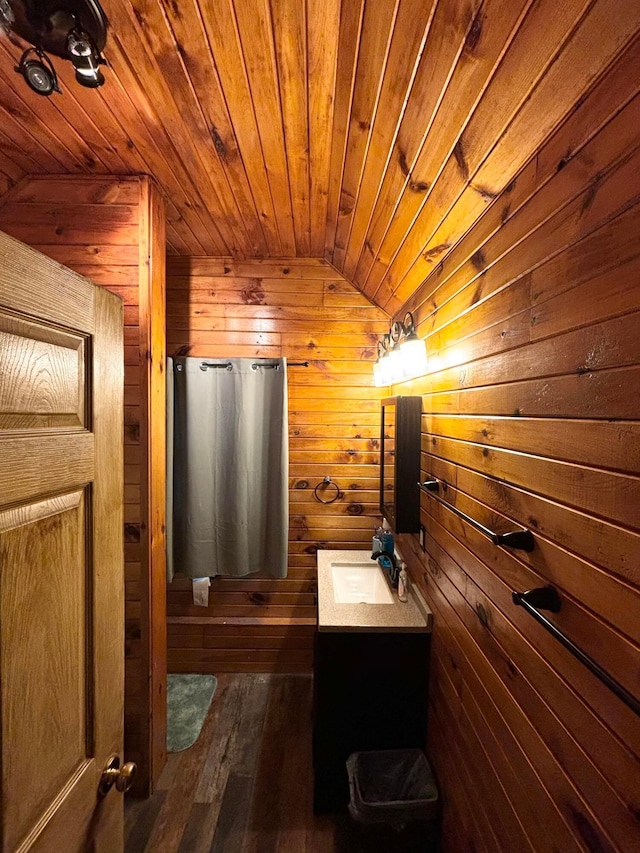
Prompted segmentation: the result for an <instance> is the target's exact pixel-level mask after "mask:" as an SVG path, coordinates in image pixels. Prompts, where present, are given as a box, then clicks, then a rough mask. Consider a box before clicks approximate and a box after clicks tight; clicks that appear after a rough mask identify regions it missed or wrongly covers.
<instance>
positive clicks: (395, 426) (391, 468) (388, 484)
mask: <svg viewBox="0 0 640 853" xmlns="http://www.w3.org/2000/svg"><path fill="white" fill-rule="evenodd" d="M421 413H422V398H421V397H387V398H386V399H384V400H382V412H381V418H380V512H381V513H382V515H383V516H384V517H385V518H386V519H387V521H388V522H389V525H390V526H391V529H392V530H393V531H394V533H418V532H419V530H420V489H419V486H418V480H419V479H420V416H421Z"/></svg>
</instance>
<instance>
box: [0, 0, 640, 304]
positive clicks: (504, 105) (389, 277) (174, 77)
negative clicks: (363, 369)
mask: <svg viewBox="0 0 640 853" xmlns="http://www.w3.org/2000/svg"><path fill="white" fill-rule="evenodd" d="M108 17H109V23H110V38H109V43H108V46H107V49H106V56H107V59H108V61H109V69H108V71H109V73H108V74H107V75H106V83H105V86H104V87H102V88H101V89H100V90H99V91H94V92H87V91H85V90H83V89H82V88H81V87H79V86H78V85H77V84H76V83H75V81H74V79H73V69H71V68H69V67H68V66H67V64H66V63H61V67H60V68H59V69H57V70H58V73H59V75H60V81H61V86H62V88H63V90H64V96H65V98H64V108H62V107H61V106H60V105H59V104H58V100H59V99H56V98H51V99H47V98H42V97H38V96H37V95H36V94H35V93H34V92H32V91H31V90H30V89H29V88H28V87H27V86H26V85H25V83H24V81H23V80H22V79H21V78H20V76H19V75H16V74H15V72H14V70H13V69H14V66H15V65H16V64H17V62H18V60H19V57H20V53H21V50H22V49H23V46H22V45H21V44H19V43H18V40H17V39H14V40H9V39H4V40H3V42H2V43H1V44H0V82H2V86H0V92H1V95H0V111H2V114H3V125H2V130H1V131H0V198H2V199H4V204H6V205H10V206H11V205H13V203H14V202H13V200H12V188H15V185H16V184H17V183H19V182H20V181H21V179H22V177H23V176H24V175H25V174H26V175H34V174H42V175H55V174H60V173H67V174H76V175H78V176H84V175H96V174H100V175H104V176H114V175H127V174H128V175H136V174H149V175H152V176H153V177H154V179H155V180H156V181H157V184H158V186H159V188H160V191H161V192H162V194H163V196H164V198H165V202H166V210H167V242H168V247H169V251H170V252H172V253H173V254H178V255H183V256H186V257H188V256H198V255H208V256H230V257H233V258H235V259H236V260H238V261H241V260H243V259H245V258H249V259H251V258H278V257H293V256H299V257H316V258H318V257H326V258H327V259H328V260H330V261H331V262H332V263H333V264H334V265H335V266H336V267H337V268H338V269H339V270H340V271H341V273H342V274H343V275H344V276H345V277H346V278H347V279H348V280H350V281H352V282H353V283H355V285H356V286H357V288H358V289H360V290H361V291H363V292H364V293H365V294H366V295H368V296H369V297H371V298H372V299H373V300H374V301H375V302H376V303H377V304H378V305H380V306H381V307H385V308H386V309H387V310H388V311H389V312H391V313H393V312H395V311H396V310H397V309H398V308H399V307H400V306H401V305H402V304H403V303H404V302H405V301H406V299H407V298H408V297H409V296H410V295H411V294H412V293H413V291H414V290H415V289H416V288H417V287H418V286H419V285H420V284H421V283H422V281H423V280H424V279H425V278H426V277H427V275H428V274H429V273H430V271H431V269H432V268H433V265H434V264H437V263H439V262H440V261H442V260H443V259H444V258H446V257H447V255H448V254H449V253H450V252H451V251H452V250H453V249H454V248H455V246H456V245H457V243H458V242H459V241H460V240H461V238H463V237H464V235H465V234H466V233H467V232H468V231H469V230H470V229H471V227H472V226H473V225H474V223H478V222H479V220H480V218H481V217H482V216H483V214H484V212H485V211H486V210H487V208H488V207H489V206H490V205H491V202H492V201H493V200H494V199H495V198H496V196H497V195H499V194H503V193H504V192H505V191H508V190H509V188H510V187H511V185H512V183H513V180H514V178H515V176H516V174H517V173H518V172H519V171H520V170H521V168H522V167H523V166H524V165H525V164H526V163H527V162H531V161H532V158H537V157H538V155H539V152H540V151H541V150H543V149H544V148H545V146H548V145H549V144H550V145H551V147H550V148H549V152H548V155H549V156H548V158H547V155H544V157H542V158H540V159H539V160H538V163H537V166H538V167H539V174H538V175H537V178H536V179H537V180H544V175H545V173H546V174H549V171H548V170H549V168H551V169H553V170H555V168H556V167H557V165H558V163H563V164H567V163H569V162H570V161H572V160H573V159H575V158H576V156H577V154H578V150H579V148H580V146H581V144H582V143H581V137H583V135H584V134H585V133H586V134H591V133H593V132H594V131H595V130H596V129H597V127H598V126H599V122H601V121H603V120H607V119H608V118H610V117H611V110H610V105H609V102H608V101H607V99H606V98H603V97H602V92H603V91H604V89H603V87H602V83H603V81H604V80H605V79H606V78H608V77H611V79H612V80H614V79H615V83H612V86H613V88H616V89H617V91H618V92H619V93H620V100H619V101H618V104H619V105H620V104H621V103H623V102H624V101H626V100H628V98H630V97H631V96H632V95H633V94H634V93H635V92H637V90H638V86H637V73H635V72H637V68H638V53H639V47H638V45H639V41H638V31H639V29H640V13H639V12H638V8H637V3H634V2H633V0H623V2H614V0H595V2H593V3H590V2H586V0H571V2H567V3H565V4H564V5H563V7H562V9H561V10H558V9H557V8H556V4H554V3H553V2H552V0H517V2H507V0H485V2H480V0H464V2H457V3H453V2H449V0H447V2H437V3H436V2H427V3H424V2H417V0H394V2H392V3H390V2H380V0H360V2H358V3H345V2H342V0H331V2H330V3H327V2H325V3H319V2H317V0H305V2H304V3H294V2H287V1H286V0H260V2H259V3H255V2H248V0H224V2H221V3H219V4H218V5H217V6H216V9H215V14H214V13H213V11H212V10H211V9H210V8H209V6H208V5H207V4H206V3H204V2H201V1H200V0H193V2H189V3H186V4H182V6H181V7H180V8H178V7H177V6H176V5H175V4H173V3H170V2H167V0H140V1H139V2H136V3H133V2H131V0H112V2H111V4H110V6H109V9H108ZM14 41H15V43H14ZM625 54H627V57H628V58H627V59H626V60H625V59H624V56H625ZM625 62H626V63H627V65H626V67H628V68H632V69H633V71H634V73H630V74H625V73H624V70H623V69H624V67H625ZM585 99H586V100H588V101H589V102H590V103H589V107H588V108H587V109H586V110H585V109H578V110H576V109H575V105H576V104H580V103H581V102H582V101H584V100H585ZM61 103H62V101H60V104H61ZM586 113H588V114H589V115H591V117H592V119H593V120H592V121H591V122H585V121H584V119H583V118H581V117H580V116H582V117H584V116H585V114H586ZM563 126H566V128H567V129H569V128H571V133H568V134H565V136H564V139H565V142H566V145H565V147H564V148H559V147H558V146H557V145H556V144H555V143H552V140H555V142H557V140H558V138H559V137H558V132H560V131H561V130H562V128H563ZM571 136H575V138H570V137H571ZM551 152H553V153H551ZM535 171H536V168H534V172H535ZM503 199H504V200H505V204H506V203H507V201H508V195H503ZM111 200H112V202H113V204H114V205H115V204H117V202H116V200H115V199H111ZM55 201H56V200H55V199H48V200H47V201H46V203H45V202H43V207H42V208H41V209H39V210H35V209H34V210H33V211H32V216H35V217H38V218H39V221H40V223H41V225H42V227H43V228H46V226H47V225H51V216H50V214H51V207H52V206H53V205H54V204H55ZM100 201H101V200H100V199H98V200H97V202H96V208H95V216H96V217H97V220H94V219H93V218H88V217H85V219H84V221H83V222H81V223H74V222H73V220H72V218H71V220H70V221H69V222H66V221H65V222H62V220H60V221H59V222H58V226H57V227H58V228H61V229H62V231H63V233H62V234H58V235H57V236H58V237H59V238H60V239H61V240H64V239H65V237H64V235H65V234H66V233H68V231H69V229H71V228H73V229H74V230H78V231H82V232H83V233H84V238H85V239H86V240H87V241H89V242H91V241H93V240H94V239H95V238H96V237H97V236H98V232H97V231H96V228H95V225H98V224H99V217H100V215H101V214H100ZM123 211H126V204H125V206H124V208H123ZM14 213H15V214H16V217H17V218H16V223H15V226H16V229H19V228H28V226H29V223H23V224H22V225H21V224H20V222H19V221H18V219H19V210H14ZM16 233H18V231H16ZM122 233H123V239H124V231H123V232H122ZM72 239H73V238H72ZM57 242H59V241H57Z"/></svg>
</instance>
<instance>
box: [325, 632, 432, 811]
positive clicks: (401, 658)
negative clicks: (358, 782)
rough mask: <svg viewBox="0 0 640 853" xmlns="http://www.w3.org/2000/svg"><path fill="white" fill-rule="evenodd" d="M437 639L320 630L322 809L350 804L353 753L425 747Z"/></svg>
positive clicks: (426, 636)
mask: <svg viewBox="0 0 640 853" xmlns="http://www.w3.org/2000/svg"><path fill="white" fill-rule="evenodd" d="M430 637H431V635H430V634H429V633H424V632H420V633H412V632H406V633H396V632H390V633H387V632H379V631H353V632H350V631H327V632H323V631H319V632H317V633H316V656H315V670H314V726H313V770H314V810H315V812H316V813H323V812H331V813H339V812H343V811H345V810H346V807H347V804H348V802H349V781H348V775H347V770H346V760H347V758H348V757H349V755H350V754H351V753H352V752H366V751H369V750H378V749H402V748H408V747H420V748H424V745H425V738H426V731H427V684H428V661H429V642H430Z"/></svg>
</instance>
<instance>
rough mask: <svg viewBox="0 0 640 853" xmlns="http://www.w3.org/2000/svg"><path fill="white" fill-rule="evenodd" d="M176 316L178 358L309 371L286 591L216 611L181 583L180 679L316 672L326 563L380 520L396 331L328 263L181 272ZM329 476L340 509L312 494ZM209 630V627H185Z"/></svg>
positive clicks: (270, 583) (172, 632)
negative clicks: (382, 411)
mask: <svg viewBox="0 0 640 853" xmlns="http://www.w3.org/2000/svg"><path fill="white" fill-rule="evenodd" d="M345 304H348V305H349V307H348V308H345V307H344V306H345ZM167 308H168V314H167V338H168V352H169V354H177V353H180V354H182V355H189V356H195V357H203V358H227V357H229V356H232V355H233V356H241V357H247V358H251V357H255V356H261V355H272V356H277V357H279V356H286V357H287V358H288V359H290V360H292V361H298V360H300V361H309V367H295V366H293V365H292V366H291V367H289V369H288V374H287V375H288V392H289V438H290V450H289V462H290V465H289V486H290V491H289V495H290V497H289V501H290V504H289V511H290V526H289V543H290V544H289V569H288V575H287V578H286V579H284V580H273V579H270V578H263V577H258V576H254V577H251V578H246V579H242V578H238V579H225V578H216V579H215V580H214V581H213V582H212V585H211V589H210V593H209V606H208V607H206V608H204V607H198V606H195V605H194V604H193V602H192V592H191V582H190V581H189V580H188V579H180V578H176V579H175V580H174V581H173V583H172V584H171V585H170V587H169V592H168V614H169V667H170V669H171V670H172V671H176V672H177V671H198V672H212V673H215V672H223V671H237V672H243V671H251V669H252V668H253V670H254V671H300V670H308V669H309V668H310V666H311V661H312V647H311V638H312V636H313V631H314V626H315V621H316V590H317V578H316V566H315V554H316V551H317V549H318V548H343V547H344V548H367V547H369V546H370V544H371V535H372V531H373V527H374V526H375V524H376V521H377V520H379V515H378V510H377V504H378V497H377V495H378V492H377V489H378V480H377V477H378V457H379V453H378V447H379V427H378V423H379V398H380V396H381V393H380V390H378V389H376V388H374V387H373V385H372V370H371V365H372V360H373V358H374V357H375V342H376V339H377V336H378V335H381V334H383V333H384V332H385V331H387V330H388V324H389V321H388V318H387V317H386V316H385V315H384V314H383V313H382V312H381V311H380V310H379V309H378V308H376V307H374V306H372V305H371V304H369V303H368V302H367V300H366V299H365V298H364V297H363V296H362V294H359V293H358V292H357V291H356V290H355V288H354V287H353V286H352V285H350V284H348V283H347V282H345V281H344V279H342V278H341V277H340V276H339V275H337V274H336V273H335V271H334V270H333V269H332V268H331V267H330V266H329V265H328V264H326V263H325V262H322V261H310V262H304V263H302V262H300V261H297V262H296V261H289V260H284V261H282V262H281V263H279V264H274V263H272V262H256V263H255V264H250V263H248V262H242V263H237V262H232V261H224V260H220V259H217V258H210V259H208V258H192V259H185V258H176V259H171V260H170V263H169V274H168V289H167ZM195 318H199V319H203V318H204V322H203V324H202V325H203V326H204V328H200V324H198V328H196V327H195V323H192V320H193V319H195ZM336 326H337V329H336ZM267 341H268V343H266V342H267ZM363 413H364V414H363ZM132 414H134V413H133V412H132ZM130 427H134V423H133V421H132V422H131V423H130ZM132 461H134V457H132ZM325 476H330V477H331V478H332V479H333V480H334V481H335V482H336V483H337V484H338V486H339V488H340V497H339V498H338V500H336V501H335V503H332V504H327V505H324V504H321V503H319V502H318V501H317V500H316V499H315V498H314V494H313V491H314V488H315V486H316V484H317V483H320V482H321V481H322V480H323V478H324V477H325ZM331 494H333V492H332V493H331ZM198 617H201V618H202V619H204V620H207V621H205V622H203V623H201V624H198V625H194V624H192V623H187V622H184V621H176V620H182V619H185V618H190V619H197V618H198ZM247 620H248V621H249V622H251V623H253V624H246V622H247ZM299 620H302V621H303V622H304V624H303V625H299V624H298V622H299ZM223 621H227V624H226V625H223V624H221V623H222V622H223ZM296 625H297V627H296Z"/></svg>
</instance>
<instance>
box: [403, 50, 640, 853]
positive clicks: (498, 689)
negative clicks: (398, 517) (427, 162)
mask: <svg viewBox="0 0 640 853" xmlns="http://www.w3.org/2000/svg"><path fill="white" fill-rule="evenodd" d="M637 68H638V64H637V60H636V59H635V54H634V52H633V51H629V52H628V53H627V54H626V55H625V56H624V57H623V58H622V59H621V61H620V62H619V63H618V64H617V65H616V66H614V67H613V68H612V69H611V70H610V72H609V73H608V75H607V76H606V77H605V78H603V79H602V80H601V81H600V82H599V83H598V85H597V86H596V87H595V88H593V89H592V90H591V92H590V93H589V94H588V96H587V97H586V98H584V99H581V101H579V102H578V103H577V104H576V105H575V108H574V110H573V111H572V113H571V114H570V116H569V118H568V119H567V120H566V122H565V123H564V124H563V125H562V126H561V127H560V128H559V129H558V131H557V132H556V134H555V135H554V136H552V137H551V138H550V139H549V141H548V142H547V143H546V144H545V145H544V146H543V147H542V148H540V149H539V150H538V151H537V153H536V155H535V157H534V158H533V159H532V160H530V161H529V162H528V163H527V164H525V166H524V167H523V169H522V170H521V171H520V173H519V174H518V175H517V176H516V178H515V180H514V181H512V182H511V184H510V185H509V186H508V188H507V189H506V190H505V191H504V192H502V193H501V194H500V195H499V196H498V197H497V198H496V199H495V200H494V201H493V203H492V204H491V205H490V206H489V207H488V208H487V211H486V213H485V214H484V215H483V217H482V218H481V219H480V220H479V222H478V223H477V225H476V226H475V227H473V228H472V229H471V230H470V231H469V232H467V233H466V234H465V235H464V237H463V238H462V239H461V240H460V241H459V242H458V244H457V245H456V246H455V247H454V248H453V249H452V250H451V252H450V253H449V254H448V255H447V257H446V258H445V259H444V261H443V262H442V263H441V264H440V265H439V266H438V267H437V268H436V269H434V270H433V272H432V273H431V274H430V275H429V276H428V277H427V278H426V281H425V282H424V283H423V285H422V286H421V287H420V288H419V289H418V290H417V292H416V293H414V294H413V296H412V297H411V299H410V300H409V302H408V303H406V305H405V306H403V310H405V309H410V310H412V311H414V313H415V316H416V319H417V320H418V323H419V331H420V333H421V335H422V336H423V337H425V338H426V340H427V343H428V345H429V350H430V355H431V368H430V372H429V373H428V375H427V376H425V377H423V378H422V379H420V380H416V381H414V382H412V383H405V384H403V385H400V386H396V387H395V388H394V390H395V391H396V392H401V393H419V394H422V395H423V420H422V423H423V433H422V451H423V453H422V473H423V475H425V476H426V475H428V474H431V475H435V476H436V477H439V478H441V479H442V480H444V481H446V484H447V487H446V490H445V491H444V492H443V498H444V501H445V504H444V505H443V504H440V503H438V502H437V501H436V500H435V499H434V498H433V497H431V496H428V495H426V494H424V495H422V497H421V518H422V522H423V524H424V525H425V527H426V530H427V537H426V542H427V547H426V552H424V553H423V552H422V551H421V550H420V547H419V545H418V541H417V537H414V536H411V537H409V536H404V537H401V542H400V547H401V548H402V549H403V551H404V552H406V555H407V557H408V558H409V560H410V570H411V575H412V577H413V579H414V581H415V582H416V583H417V584H418V585H419V586H420V587H421V588H422V589H423V591H424V592H425V594H426V595H427V597H428V600H429V602H430V604H431V607H432V609H433V612H434V633H433V645H432V660H431V685H430V707H429V718H428V742H429V753H430V757H431V760H432V763H433V765H434V767H435V770H436V773H437V777H438V782H439V786H440V791H441V794H442V800H443V804H444V823H443V832H444V849H445V850H447V851H463V850H464V851H466V850H469V851H470V850H474V851H478V853H480V851H483V853H498V851H504V853H512V851H514V850H518V851H525V850H527V851H550V850H562V851H564V853H569V851H595V850H598V851H604V850H607V851H619V853H628V851H631V850H634V851H635V850H639V849H640V822H639V816H640V811H639V810H638V804H639V803H640V770H639V767H640V765H639V763H638V759H639V757H640V719H639V718H638V716H636V715H635V714H634V713H633V712H632V711H631V710H630V709H629V708H628V707H627V706H626V705H624V704H623V703H622V702H621V701H620V700H619V699H618V698H617V697H616V696H615V695H614V694H613V693H612V692H611V691H610V690H609V689H608V688H607V687H606V686H605V685H604V684H603V683H602V682H601V681H599V680H598V679H597V678H596V677H595V676H594V675H592V674H591V673H590V672H589V671H588V670H587V669H586V667H585V666H583V665H582V663H580V662H579V661H578V660H576V659H575V658H574V657H572V656H571V655H570V654H569V652H568V651H566V650H565V649H564V648H563V647H562V646H561V645H560V644H559V643H558V642H557V641H556V640H555V639H554V638H553V637H552V636H551V635H550V634H549V633H548V632H546V631H545V630H544V628H543V627H542V626H540V625H539V624H538V623H537V622H536V621H535V620H534V619H533V618H532V617H531V616H530V615H529V614H528V613H527V612H525V611H524V610H523V609H522V608H520V607H516V606H515V605H514V604H513V603H512V599H511V593H512V591H513V590H518V591H523V590H526V589H530V588H534V587H539V586H544V585H545V584H553V585H554V586H555V587H556V588H557V589H558V591H559V593H560V596H561V599H562V610H561V612H560V613H558V614H554V615H550V618H551V620H552V621H553V622H554V623H555V624H556V625H557V626H558V627H559V628H560V630H561V631H563V632H564V633H565V634H566V635H567V636H568V637H569V638H570V639H571V640H573V642H574V643H576V644H577V645H578V646H580V647H581V648H582V649H583V650H584V651H585V652H586V653H587V654H588V655H590V656H591V657H592V658H594V659H595V660H596V661H597V662H598V663H599V664H600V665H601V666H602V667H603V668H604V669H605V670H606V671H608V672H609V673H610V674H611V675H612V676H613V677H614V678H615V679H616V680H617V681H618V682H620V683H621V684H622V685H623V686H624V687H625V688H626V689H627V690H628V691H630V692H631V693H632V694H634V695H635V696H636V697H640V619H639V618H638V615H639V614H640V519H639V516H638V507H640V402H639V401H640V334H639V330H640V242H639V241H638V233H639V228H640V180H639V175H640V170H639V167H640V96H638V95H637V94H636V93H635V89H636V87H637V82H638V76H637ZM401 313H402V312H401ZM446 503H450V504H453V505H455V506H457V507H458V508H459V509H461V510H463V511H464V512H466V513H468V514H469V515H471V516H472V517H474V518H476V519H478V520H479V521H481V522H483V523H485V524H487V525H488V526H489V527H491V528H492V529H495V530H497V531H498V532H505V531H507V530H509V529H517V528H519V527H521V526H522V527H526V528H529V529H530V530H532V531H533V534H534V537H535V549H534V551H533V552H532V553H531V554H527V553H525V552H521V551H511V550H509V549H507V548H498V547H495V546H494V545H492V544H491V542H490V541H489V540H488V539H486V538H484V537H483V536H482V535H481V534H479V533H477V532H476V531H475V530H474V529H473V528H472V527H471V526H470V525H469V524H467V523H466V522H464V521H462V520H461V519H459V518H458V517H456V516H455V515H454V514H453V513H452V512H451V511H450V510H449V509H447V506H446Z"/></svg>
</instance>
